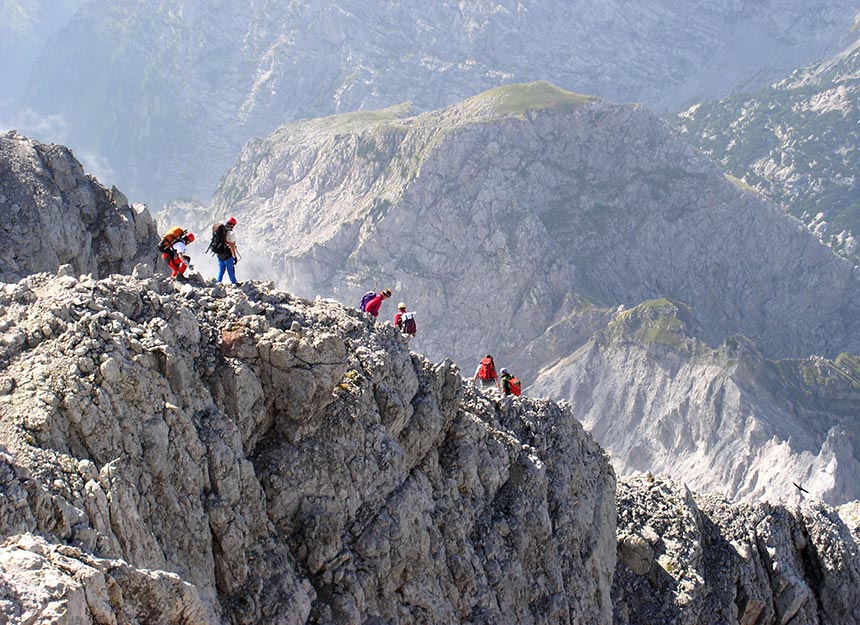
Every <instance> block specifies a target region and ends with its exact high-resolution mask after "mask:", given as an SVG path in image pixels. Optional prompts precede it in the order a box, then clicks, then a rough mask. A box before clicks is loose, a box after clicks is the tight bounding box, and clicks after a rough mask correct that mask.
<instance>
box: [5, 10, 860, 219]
mask: <svg viewBox="0 0 860 625" xmlns="http://www.w3.org/2000/svg"><path fill="white" fill-rule="evenodd" d="M65 1H66V2H68V0H65ZM14 4H16V3H13V5H14ZM7 5H8V3H5V4H3V5H0V23H2V22H3V21H4V20H3V19H2V18H3V17H5V15H4V14H3V9H4V8H6V6H7ZM856 13H857V6H856V3H855V2H854V1H853V0H830V1H829V2H827V3H820V2H816V3H809V2H806V1H803V0H781V2H780V3H779V4H778V5H775V4H772V3H764V2H759V1H757V0H742V1H738V0H722V1H718V2H715V1H713V0H710V1H706V0H688V1H687V2H675V1H672V0H659V1H657V0H649V1H647V2H646V1H643V0H636V1H630V0H600V1H599V2H598V1H595V0H575V1H571V0H516V1H514V0H493V1H491V2H436V3H423V4H421V5H414V4H411V3H408V2H375V1H368V0H340V1H339V2H337V3H327V2H289V3H261V2H257V1H251V2H217V3H210V4H209V5H207V8H206V10H202V9H199V8H198V7H195V6H193V5H191V4H189V2H187V0H139V1H138V2H134V3H122V4H117V3H116V2H115V1H114V0H90V1H89V2H87V3H86V4H85V5H84V6H83V7H82V8H81V10H80V11H79V12H78V13H77V14H76V16H75V19H74V20H71V21H70V22H69V24H68V26H67V27H66V28H65V29H63V30H62V31H61V32H60V33H59V34H58V35H57V36H56V37H52V38H51V39H50V40H48V41H47V42H46V45H45V46H44V50H43V53H42V55H41V56H40V58H39V59H38V61H36V60H33V61H32V63H33V66H34V67H33V71H32V73H33V79H32V81H31V82H30V86H29V89H28V91H27V94H26V97H25V98H24V99H23V102H22V104H21V106H20V107H19V111H21V114H22V117H29V119H30V120H32V122H31V123H32V127H34V128H35V127H36V125H37V123H38V124H40V125H41V126H42V127H44V126H46V125H48V126H50V128H51V132H53V133H63V134H62V135H60V134H53V135H52V136H49V137H46V138H47V139H49V140H51V141H63V142H65V143H68V144H71V145H74V146H78V148H79V149H81V150H85V151H86V152H88V153H92V154H98V155H100V157H101V158H103V159H105V160H106V161H107V162H109V163H110V164H111V167H112V168H113V170H114V171H115V172H116V175H117V181H118V183H119V184H120V186H121V187H122V188H123V189H127V190H129V192H130V193H131V194H132V195H134V196H135V197H141V198H143V199H144V200H145V201H147V202H148V203H149V204H151V205H152V206H160V205H161V204H162V203H163V202H164V201H166V200H168V199H171V198H175V197H188V196H189V195H191V196H193V197H199V198H202V199H204V200H205V199H207V198H208V197H209V195H210V194H211V192H212V190H213V189H214V188H215V186H216V185H217V183H218V179H219V177H220V176H221V174H222V173H223V171H224V169H225V168H226V167H227V166H228V165H229V164H230V162H232V161H233V160H234V159H235V156H236V154H237V153H238V151H239V149H240V148H241V146H242V144H243V143H244V142H245V141H247V140H248V139H250V138H251V137H254V136H261V135H266V134H268V133H269V132H271V131H272V129H274V128H276V127H277V126H278V125H280V124H282V123H284V122H286V121H290V120H295V119H301V118H305V117H314V116H320V115H327V114H331V113H335V112H346V111H354V110H358V109H375V108H380V107H385V106H391V105H394V104H397V103H399V102H403V101H407V100H408V101H412V102H414V103H415V105H416V106H417V107H418V109H419V110H430V109H435V108H439V107H441V106H446V105H449V104H451V103H452V102H456V101H457V100H460V99H462V98H465V97H468V96H470V95H472V94H474V93H475V92H476V91H479V90H483V89H488V88H491V87H496V86H498V85H499V84H502V83H507V82H522V81H530V80H540V79H545V80H551V81H552V82H555V83H556V84H559V85H562V86H564V87H566V88H568V89H574V90H577V91H582V92H585V93H593V94H596V95H599V96H602V97H606V98H609V99H613V100H622V101H627V102H646V103H648V104H649V105H651V106H654V107H657V108H658V109H661V110H665V109H675V108H678V107H680V106H682V105H686V104H689V103H692V102H695V101H697V100H701V99H704V98H715V97H724V96H726V95H729V94H730V93H732V92H734V91H736V90H737V89H738V88H740V87H742V86H744V85H747V84H750V83H752V84H753V85H760V84H764V83H765V82H766V81H769V80H773V79H776V78H778V77H779V76H781V75H784V73H786V72H788V71H790V70H791V69H793V68H795V67H799V66H802V65H804V64H806V63H809V62H812V61H815V60H817V59H821V58H825V57H827V56H829V55H831V54H833V53H835V52H836V51H838V50H839V49H840V48H841V47H843V46H844V45H846V44H847V42H848V41H849V40H850V38H851V32H850V30H849V29H850V27H851V25H852V22H854V19H855V15H856ZM70 58H71V59H75V62H74V63H70V62H69V59H70ZM117 94H121V97H118V96H117ZM22 121H23V120H22ZM17 127H18V128H23V129H24V130H28V129H27V128H25V127H23V126H20V125H18V126H17Z"/></svg>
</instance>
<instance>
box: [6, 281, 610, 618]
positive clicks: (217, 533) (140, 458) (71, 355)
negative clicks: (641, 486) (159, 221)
mask: <svg viewBox="0 0 860 625" xmlns="http://www.w3.org/2000/svg"><path fill="white" fill-rule="evenodd" d="M0 311H2V313H0V314H2V319H0V324H2V328H3V331H2V334H0V343H2V345H0V448H2V456H0V486H2V488H0V537H2V539H3V540H4V541H5V542H4V545H5V546H4V547H3V549H2V551H0V587H2V588H3V590H2V594H0V602H2V604H3V608H4V614H11V615H13V617H12V618H13V620H12V622H25V621H26V619H28V618H30V616H29V615H32V614H38V615H40V617H41V618H42V622H76V623H81V622H83V623H86V622H93V623H96V622H97V623H112V622H117V623H120V622H130V623H135V622H139V623H150V622H160V623H185V624H193V623H203V622H209V623H216V622H233V623H275V622H277V623H356V624H363V623H371V622H374V623H375V622H380V623H381V622H385V623H404V624H406V623H443V622H445V623H450V622H462V623H487V624H488V623H580V624H583V625H585V624H592V623H603V624H606V625H608V624H609V623H611V621H612V616H611V612H612V606H611V602H610V596H611V593H610V586H611V576H612V571H613V569H614V566H615V547H614V545H615V541H614V527H615V524H614V519H615V509H614V497H613V494H614V484H615V480H614V476H613V473H612V471H611V468H610V467H609V464H608V461H607V458H606V456H605V455H604V453H603V452H602V450H601V449H600V448H599V447H598V446H597V444H596V443H595V442H594V441H593V439H592V438H591V437H590V436H589V435H587V434H586V433H585V431H584V430H583V429H582V427H581V426H580V425H579V423H578V421H576V419H574V418H573V416H572V415H571V414H570V412H569V410H568V409H566V408H565V407H563V406H559V405H557V404H555V403H553V402H550V401H546V400H535V399H516V400H513V401H509V402H502V401H500V400H499V399H498V398H494V397H492V396H486V395H484V394H482V393H480V392H477V391H476V390H475V389H474V388H473V387H472V385H471V384H470V383H464V381H463V380H462V378H461V377H460V375H459V371H458V369H457V368H456V367H455V366H454V365H453V364H451V363H450V362H449V361H445V362H442V363H440V364H437V365H434V364H432V363H430V362H429V361H427V360H425V359H424V358H423V357H421V356H419V355H417V354H414V353H410V352H409V351H408V349H407V345H406V342H405V340H404V339H403V338H402V337H401V335H400V333H399V332H397V331H396V330H395V329H394V328H392V327H391V326H390V325H389V324H382V323H379V322H376V321H374V320H373V319H372V318H371V317H369V316H367V315H364V314H362V313H359V312H356V311H354V310H350V309H348V308H345V307H343V306H342V305H340V304H338V303H336V302H333V301H330V300H323V299H318V300H317V301H315V302H309V301H306V300H301V299H298V298H296V297H293V296H291V295H289V294H286V293H283V292H279V291H275V290H272V289H271V285H266V284H263V283H250V282H248V283H245V284H244V285H243V286H242V287H241V290H240V289H239V288H236V287H231V288H230V289H226V288H225V287H222V286H197V287H196V288H194V287H192V286H191V285H183V286H181V287H180V286H178V285H177V284H175V283H173V282H171V281H168V280H161V279H159V278H157V277H151V278H146V279H144V280H138V279H135V278H132V277H120V276H112V277H109V278H106V279H103V280H96V279H94V278H89V277H84V278H80V279H78V278H74V277H71V276H49V275H47V274H36V275H33V276H30V277H28V278H26V279H23V280H21V281H20V282H18V283H16V284H7V285H3V286H2V287H0ZM34 536H35V537H34ZM64 614H65V616H63V615H64ZM63 618H65V619H67V620H62V619H63ZM69 619H71V620H69Z"/></svg>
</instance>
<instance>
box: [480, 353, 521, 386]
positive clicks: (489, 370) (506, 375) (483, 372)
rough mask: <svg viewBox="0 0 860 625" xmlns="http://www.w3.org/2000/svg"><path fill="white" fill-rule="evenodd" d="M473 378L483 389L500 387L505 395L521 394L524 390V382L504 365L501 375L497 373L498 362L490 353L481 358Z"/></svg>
mask: <svg viewBox="0 0 860 625" xmlns="http://www.w3.org/2000/svg"><path fill="white" fill-rule="evenodd" d="M472 379H473V380H474V381H475V382H477V383H479V384H480V385H481V388H482V389H486V388H494V387H498V388H499V390H500V391H502V394H503V395H516V396H519V395H520V394H522V392H523V387H522V383H521V382H520V381H519V380H518V379H517V378H515V377H514V376H512V375H511V374H510V372H509V371H508V370H507V369H505V368H504V367H502V369H501V370H500V371H499V375H497V374H496V363H495V361H494V360H493V357H492V356H491V355H490V354H487V355H486V356H484V357H483V358H481V362H479V363H478V368H477V369H475V375H474V377H473V378H472Z"/></svg>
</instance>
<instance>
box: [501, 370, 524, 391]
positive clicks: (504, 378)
mask: <svg viewBox="0 0 860 625" xmlns="http://www.w3.org/2000/svg"><path fill="white" fill-rule="evenodd" d="M499 380H500V381H501V386H502V393H504V394H505V395H516V396H519V395H520V393H522V385H521V384H520V381H519V380H518V379H517V378H515V377H514V376H512V375H511V374H510V373H508V370H507V369H505V368H504V367H503V368H502V370H501V372H500V375H499Z"/></svg>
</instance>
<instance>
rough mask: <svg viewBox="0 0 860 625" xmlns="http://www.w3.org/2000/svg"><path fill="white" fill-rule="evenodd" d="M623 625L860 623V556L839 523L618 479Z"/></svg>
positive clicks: (813, 513)
mask: <svg viewBox="0 0 860 625" xmlns="http://www.w3.org/2000/svg"><path fill="white" fill-rule="evenodd" d="M612 596H613V602H614V609H615V618H614V623H615V624H616V625H628V624H630V625H634V624H641V625H644V624H646V623H648V624H650V623H675V624H677V625H686V624H690V625H693V624H698V623H741V624H743V625H751V624H756V625H777V624H779V625H785V624H787V623H791V624H792V625H795V624H796V625H813V624H814V625H819V624H820V625H824V624H830V625H837V624H846V625H847V624H850V623H860V607H858V606H860V550H858V544H857V543H856V542H854V540H853V539H852V538H851V534H850V532H849V531H848V529H847V528H846V526H845V524H844V523H843V522H842V521H841V519H840V518H839V515H838V514H837V513H836V511H835V510H833V509H832V508H828V507H827V506H822V505H820V504H815V503H806V504H803V505H802V506H795V507H792V508H787V507H785V506H782V505H775V504H770V503H759V504H755V505H741V504H734V503H731V502H729V501H726V500H725V499H722V498H720V497H716V496H712V495H711V496H700V495H693V494H692V493H691V492H690V491H689V490H687V489H686V488H685V487H683V486H679V485H678V484H675V483H673V482H671V481H669V480H666V479H665V477H662V476H660V477H655V476H652V475H650V474H648V475H639V476H635V477H630V478H624V479H621V480H619V483H618V568H617V569H616V571H615V578H614V580H613V587H612Z"/></svg>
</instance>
